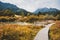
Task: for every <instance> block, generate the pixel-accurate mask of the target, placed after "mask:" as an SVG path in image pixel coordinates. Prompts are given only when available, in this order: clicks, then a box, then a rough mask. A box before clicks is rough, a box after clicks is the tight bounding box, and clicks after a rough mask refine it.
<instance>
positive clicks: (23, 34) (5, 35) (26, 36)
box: [0, 23, 43, 40]
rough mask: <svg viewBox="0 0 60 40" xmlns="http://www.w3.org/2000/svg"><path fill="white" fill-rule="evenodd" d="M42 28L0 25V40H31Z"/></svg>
mask: <svg viewBox="0 0 60 40" xmlns="http://www.w3.org/2000/svg"><path fill="white" fill-rule="evenodd" d="M42 28H43V26H32V25H30V26H29V25H24V26H23V25H18V24H9V23H8V24H7V23H0V40H33V39H34V37H35V35H36V34H37V32H38V31H39V30H41V29H42Z"/></svg>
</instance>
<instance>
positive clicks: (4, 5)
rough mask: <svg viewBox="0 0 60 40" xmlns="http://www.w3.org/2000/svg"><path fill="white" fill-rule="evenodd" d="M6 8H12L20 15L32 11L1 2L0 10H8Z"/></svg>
mask: <svg viewBox="0 0 60 40" xmlns="http://www.w3.org/2000/svg"><path fill="white" fill-rule="evenodd" d="M6 9H9V10H11V11H13V12H14V13H16V14H18V15H20V14H21V13H24V15H27V13H30V12H28V11H26V10H24V9H21V8H18V7H17V6H16V5H14V4H10V3H3V2H0V11H2V10H6Z"/></svg>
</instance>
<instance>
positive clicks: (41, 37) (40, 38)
mask: <svg viewBox="0 0 60 40" xmlns="http://www.w3.org/2000/svg"><path fill="white" fill-rule="evenodd" d="M53 24H54V23H52V24H48V25H46V26H45V28H43V29H42V30H40V31H39V32H38V33H37V35H36V37H35V39H34V40H49V39H48V31H49V28H50V27H51V26H52V25H53Z"/></svg>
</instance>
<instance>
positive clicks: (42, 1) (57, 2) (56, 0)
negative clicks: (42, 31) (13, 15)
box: [0, 0, 60, 12]
mask: <svg viewBox="0 0 60 40" xmlns="http://www.w3.org/2000/svg"><path fill="white" fill-rule="evenodd" d="M0 1H2V2H5V3H11V4H15V5H17V6H18V7H19V8H23V9H25V10H28V11H30V12H33V11H35V10H36V9H38V8H44V7H47V8H57V9H60V0H0Z"/></svg>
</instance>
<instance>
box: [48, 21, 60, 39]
mask: <svg viewBox="0 0 60 40" xmlns="http://www.w3.org/2000/svg"><path fill="white" fill-rule="evenodd" d="M49 36H50V40H60V22H59V21H57V22H56V24H54V25H52V27H51V28H50V32H49Z"/></svg>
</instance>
